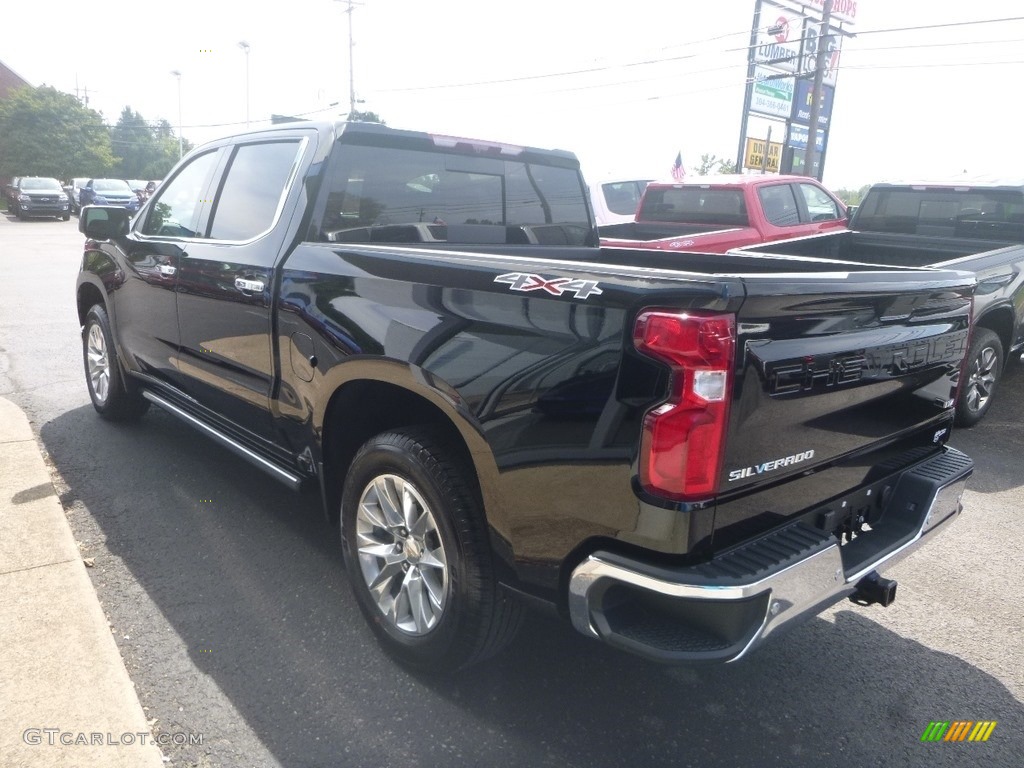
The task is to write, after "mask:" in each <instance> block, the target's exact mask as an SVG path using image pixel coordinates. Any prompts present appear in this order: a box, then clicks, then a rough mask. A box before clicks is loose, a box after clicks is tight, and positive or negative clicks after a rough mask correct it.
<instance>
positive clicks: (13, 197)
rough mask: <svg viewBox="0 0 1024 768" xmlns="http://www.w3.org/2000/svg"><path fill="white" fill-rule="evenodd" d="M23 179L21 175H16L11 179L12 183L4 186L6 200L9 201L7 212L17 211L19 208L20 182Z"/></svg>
mask: <svg viewBox="0 0 1024 768" xmlns="http://www.w3.org/2000/svg"><path fill="white" fill-rule="evenodd" d="M20 180H21V177H20V176H15V177H14V178H12V179H11V181H10V183H9V184H7V186H5V187H4V200H5V201H6V202H7V212H8V213H15V211H16V210H17V208H18V206H17V198H18V192H17V190H18V182H19V181H20Z"/></svg>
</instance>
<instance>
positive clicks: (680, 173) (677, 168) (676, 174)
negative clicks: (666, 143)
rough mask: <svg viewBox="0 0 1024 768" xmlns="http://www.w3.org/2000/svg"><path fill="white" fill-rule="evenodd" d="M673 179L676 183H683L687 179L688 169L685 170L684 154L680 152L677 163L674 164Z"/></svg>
mask: <svg viewBox="0 0 1024 768" xmlns="http://www.w3.org/2000/svg"><path fill="white" fill-rule="evenodd" d="M672 178H673V179H675V180H676V181H682V180H683V179H685V178H686V169H685V168H683V153H682V152H679V153H678V154H677V155H676V161H675V162H674V163H673V164H672Z"/></svg>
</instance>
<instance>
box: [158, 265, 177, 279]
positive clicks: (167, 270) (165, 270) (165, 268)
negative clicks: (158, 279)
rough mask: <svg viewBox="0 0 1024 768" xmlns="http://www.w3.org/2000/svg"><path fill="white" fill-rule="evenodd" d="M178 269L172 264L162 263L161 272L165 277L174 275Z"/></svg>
mask: <svg viewBox="0 0 1024 768" xmlns="http://www.w3.org/2000/svg"><path fill="white" fill-rule="evenodd" d="M177 271H178V268H177V267H172V266H171V265H170V264H161V265H160V274H161V275H163V276H164V277H174V273H175V272H177Z"/></svg>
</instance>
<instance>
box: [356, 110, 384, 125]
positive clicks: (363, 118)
mask: <svg viewBox="0 0 1024 768" xmlns="http://www.w3.org/2000/svg"><path fill="white" fill-rule="evenodd" d="M348 120H349V121H350V122H353V123H380V124H381V125H387V123H385V122H384V121H383V120H381V119H380V116H378V115H377V113H376V112H360V111H359V110H358V109H355V110H352V111H351V112H349V113H348Z"/></svg>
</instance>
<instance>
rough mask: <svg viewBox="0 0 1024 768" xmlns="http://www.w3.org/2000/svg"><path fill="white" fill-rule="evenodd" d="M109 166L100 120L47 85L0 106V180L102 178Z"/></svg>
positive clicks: (25, 91) (19, 92)
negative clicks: (10, 177)
mask: <svg viewBox="0 0 1024 768" xmlns="http://www.w3.org/2000/svg"><path fill="white" fill-rule="evenodd" d="M113 165H114V156H113V154H112V152H111V149H110V133H109V131H108V130H107V127H106V126H105V125H104V124H103V115H101V114H100V113H99V112H96V111H95V110H92V109H88V108H87V107H83V106H82V105H81V104H80V103H79V102H78V99H76V98H75V97H74V96H71V95H70V94H67V93H61V92H60V91H58V90H57V89H56V88H53V87H51V86H48V85H43V86H40V87H39V88H32V87H31V86H25V87H23V88H19V89H17V90H15V91H13V92H12V93H11V94H10V95H9V96H8V98H7V99H6V100H3V101H0V176H52V177H54V178H57V179H62V180H63V179H70V178H72V177H75V176H103V175H105V174H106V173H107V172H108V171H110V169H111V168H112V167H113Z"/></svg>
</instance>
